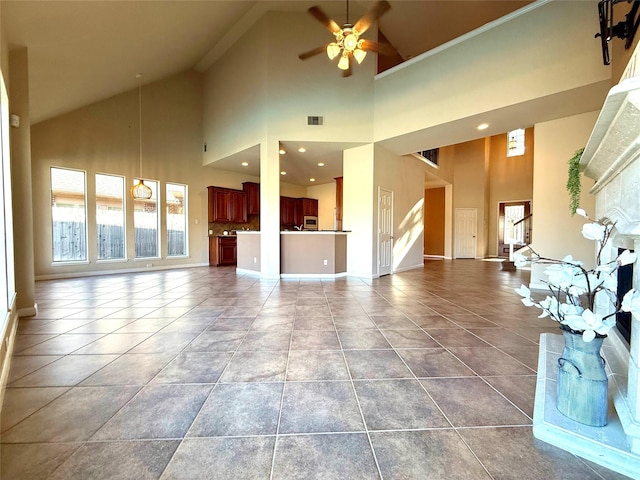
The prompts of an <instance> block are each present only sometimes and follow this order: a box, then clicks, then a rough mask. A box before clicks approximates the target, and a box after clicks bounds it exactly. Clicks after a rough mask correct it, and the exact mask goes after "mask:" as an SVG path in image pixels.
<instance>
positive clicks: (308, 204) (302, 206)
mask: <svg viewBox="0 0 640 480" xmlns="http://www.w3.org/2000/svg"><path fill="white" fill-rule="evenodd" d="M306 216H312V217H317V216H318V200H316V199H315V198H296V213H295V224H296V225H302V224H303V223H304V217H306Z"/></svg>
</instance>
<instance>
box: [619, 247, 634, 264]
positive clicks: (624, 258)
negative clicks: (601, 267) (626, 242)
mask: <svg viewBox="0 0 640 480" xmlns="http://www.w3.org/2000/svg"><path fill="white" fill-rule="evenodd" d="M637 258H638V254H637V253H631V252H630V251H629V250H625V251H624V252H622V253H621V254H620V255H618V265H620V266H621V267H624V266H625V265H629V264H631V263H633V262H635V261H636V259H637Z"/></svg>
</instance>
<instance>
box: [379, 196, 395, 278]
mask: <svg viewBox="0 0 640 480" xmlns="http://www.w3.org/2000/svg"><path fill="white" fill-rule="evenodd" d="M383 191H384V192H388V193H389V194H390V195H389V196H390V197H391V204H390V210H391V211H390V219H389V221H390V229H391V232H390V234H389V236H390V240H389V241H390V244H391V245H390V248H389V271H388V272H387V271H386V270H385V271H384V272H383V271H382V266H381V263H382V262H381V252H382V239H381V236H382V234H381V229H380V225H381V217H382V214H381V212H382V208H380V206H381V200H382V192H383ZM393 205H394V192H393V190H390V189H388V188H384V187H381V186H379V185H378V241H377V262H376V263H377V272H376V274H377V276H378V277H381V276H384V275H391V274H392V273H393Z"/></svg>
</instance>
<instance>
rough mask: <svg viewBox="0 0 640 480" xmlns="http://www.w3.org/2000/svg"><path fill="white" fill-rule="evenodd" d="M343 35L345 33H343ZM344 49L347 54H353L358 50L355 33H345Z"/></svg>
mask: <svg viewBox="0 0 640 480" xmlns="http://www.w3.org/2000/svg"><path fill="white" fill-rule="evenodd" d="M345 33H347V32H346V31H345ZM344 48H345V50H347V51H349V52H353V51H354V50H355V49H356V48H358V34H357V33H356V32H355V31H351V32H349V33H347V35H345V37H344Z"/></svg>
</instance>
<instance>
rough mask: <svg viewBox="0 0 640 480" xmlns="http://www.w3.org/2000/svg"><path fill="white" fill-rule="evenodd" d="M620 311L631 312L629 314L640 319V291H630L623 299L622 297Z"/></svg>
mask: <svg viewBox="0 0 640 480" xmlns="http://www.w3.org/2000/svg"><path fill="white" fill-rule="evenodd" d="M620 310H622V311H623V312H631V314H632V315H633V316H634V317H635V318H637V319H640V291H638V290H635V289H633V288H632V289H631V290H629V291H628V292H627V293H626V294H625V295H624V297H622V306H621V307H620Z"/></svg>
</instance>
